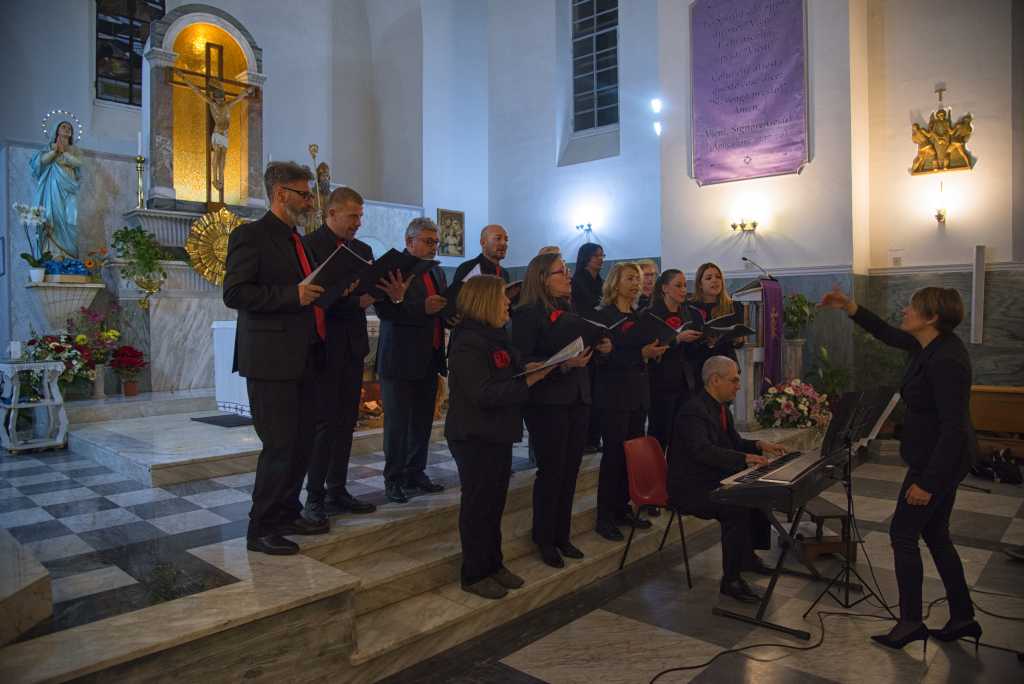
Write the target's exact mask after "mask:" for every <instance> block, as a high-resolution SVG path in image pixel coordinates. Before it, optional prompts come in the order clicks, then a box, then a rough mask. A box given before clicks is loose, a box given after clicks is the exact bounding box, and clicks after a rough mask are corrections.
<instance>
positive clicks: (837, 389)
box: [811, 346, 850, 406]
mask: <svg viewBox="0 0 1024 684" xmlns="http://www.w3.org/2000/svg"><path fill="white" fill-rule="evenodd" d="M811 384H812V385H814V388H815V389H816V390H818V391H819V392H821V393H822V394H824V395H826V396H827V397H828V399H829V404H830V405H832V406H834V402H836V401H838V400H839V397H840V396H842V394H843V392H844V391H845V390H846V388H847V387H848V386H849V385H850V369H849V368H846V367H845V366H841V365H839V364H838V363H836V362H835V361H833V360H832V357H831V356H830V355H829V353H828V349H827V348H826V347H824V346H821V347H818V358H817V360H816V362H815V367H814V370H813V371H811Z"/></svg>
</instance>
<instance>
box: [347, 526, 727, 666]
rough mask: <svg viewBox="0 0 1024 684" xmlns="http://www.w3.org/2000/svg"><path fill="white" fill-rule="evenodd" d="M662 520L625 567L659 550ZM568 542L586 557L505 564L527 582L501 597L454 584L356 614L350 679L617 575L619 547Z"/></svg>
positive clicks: (436, 649)
mask: <svg viewBox="0 0 1024 684" xmlns="http://www.w3.org/2000/svg"><path fill="white" fill-rule="evenodd" d="M667 522H668V516H661V517H660V518H656V519H655V521H654V525H653V527H652V528H651V529H650V530H645V531H638V532H637V534H636V537H635V538H634V540H633V546H632V549H631V550H630V557H629V561H630V563H634V562H636V561H638V560H640V559H641V558H643V557H645V556H647V555H649V554H651V553H653V552H654V551H655V550H656V549H657V546H658V544H659V543H660V541H661V536H662V534H663V532H664V526H665V525H666V524H667ZM710 524H711V523H710V522H708V521H703V520H698V519H695V518H689V517H688V518H686V520H685V523H684V526H685V529H686V534H687V536H688V537H692V535H694V534H695V533H697V532H699V531H700V530H702V529H704V528H705V527H707V526H709V525H710ZM573 543H574V544H575V545H576V546H578V547H579V548H580V549H581V550H582V551H583V552H584V553H585V554H586V558H584V559H582V560H577V561H573V560H570V561H567V563H566V567H565V568H562V569H556V568H552V567H549V566H547V565H545V564H544V563H543V562H542V561H541V560H540V559H539V558H538V557H537V556H536V555H535V554H527V555H525V556H522V557H520V558H517V559H514V560H511V561H509V562H508V567H509V569H510V570H511V571H512V572H514V573H516V574H517V575H519V576H521V577H523V579H525V580H526V584H525V586H523V587H522V588H521V589H517V590H514V591H510V592H509V594H508V596H506V597H505V598H503V599H501V600H498V601H490V600H487V599H482V598H479V597H477V596H474V595H472V594H469V593H467V592H465V591H462V589H461V588H460V586H459V582H457V581H455V582H451V583H449V584H446V585H445V586H443V587H440V588H438V589H435V590H432V591H429V592H424V593H422V594H419V595H418V596H415V597H412V598H410V599H407V600H405V601H402V602H400V603H396V604H392V605H389V606H386V607H384V608H381V609H379V610H375V611H373V612H371V613H368V614H366V615H362V616H359V617H358V618H357V619H356V649H355V651H354V652H353V653H352V655H351V658H350V662H351V663H352V665H354V666H357V668H358V669H356V670H355V671H354V673H353V675H354V676H353V677H352V678H349V679H347V681H350V682H373V681H377V680H378V679H381V678H383V677H386V676H388V675H390V674H393V673H395V672H398V671H400V670H402V669H404V668H406V667H408V666H410V665H412V664H414V663H417V662H421V661H423V660H425V659H427V658H429V657H431V656H433V655H436V654H437V653H440V652H442V651H444V650H447V649H449V648H452V647H453V646H456V645H458V644H460V643H462V642H464V641H467V640H469V639H472V638H474V637H476V636H479V635H480V634H483V633H485V632H487V631H488V630H490V629H493V628H495V627H498V626H500V625H502V624H505V623H507V622H509V621H511V620H514V619H516V618H518V617H520V616H522V615H524V614H526V613H528V612H530V611H531V610H533V609H535V608H538V607H540V606H543V605H545V604H547V603H550V602H551V601H554V600H555V599H557V598H559V597H561V596H564V595H567V594H570V593H572V592H574V591H577V590H578V589H580V588H581V587H584V586H586V585H587V584H590V583H591V582H594V581H596V580H599V579H601V578H603V577H606V576H608V575H611V574H613V573H615V572H616V571H617V570H618V565H619V560H620V558H621V556H622V552H623V550H624V548H625V544H624V542H609V541H607V540H605V539H603V538H601V537H599V536H598V535H597V534H596V533H595V532H593V531H592V530H589V531H585V532H582V533H580V534H577V535H575V536H574V537H573ZM670 544H672V545H674V544H679V536H678V534H677V533H675V534H669V537H668V541H667V543H666V548H668V546H669V545H670Z"/></svg>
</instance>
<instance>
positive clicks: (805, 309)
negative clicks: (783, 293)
mask: <svg viewBox="0 0 1024 684" xmlns="http://www.w3.org/2000/svg"><path fill="white" fill-rule="evenodd" d="M813 320H814V304H813V303H812V302H811V300H809V299H807V297H805V296H803V295H802V294H801V293H799V292H797V293H795V294H791V295H789V296H788V297H786V301H785V303H784V305H783V308H782V325H783V328H784V332H785V336H786V339H787V340H795V339H797V338H799V337H800V333H801V332H803V329H804V327H805V326H806V325H807V324H808V323H810V322H811V321H813Z"/></svg>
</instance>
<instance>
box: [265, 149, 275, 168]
mask: <svg viewBox="0 0 1024 684" xmlns="http://www.w3.org/2000/svg"><path fill="white" fill-rule="evenodd" d="M273 161H274V155H272V154H270V153H269V152H267V165H268V166H269V165H270V163H271V162H273Z"/></svg>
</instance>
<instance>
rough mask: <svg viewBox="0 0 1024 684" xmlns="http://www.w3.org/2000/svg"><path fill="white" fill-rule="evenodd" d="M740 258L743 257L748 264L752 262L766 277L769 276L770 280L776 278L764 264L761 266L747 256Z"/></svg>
mask: <svg viewBox="0 0 1024 684" xmlns="http://www.w3.org/2000/svg"><path fill="white" fill-rule="evenodd" d="M740 258H741V259H743V261H746V262H747V263H748V264H752V265H753V266H754V267H755V268H756V269H757V270H759V271H761V273H764V277H765V278H767V279H768V280H775V276H773V275H772V274H771V273H769V272H768V271H767V269H765V267H764V266H761V265H760V264H759V263H757V262H756V261H754V260H753V259H748V258H747V257H740Z"/></svg>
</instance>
